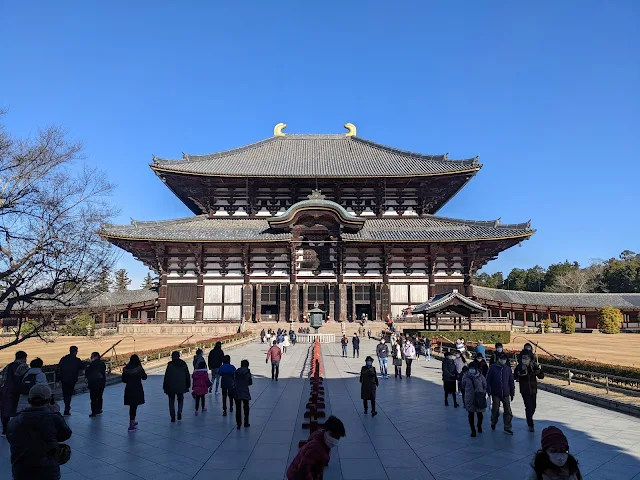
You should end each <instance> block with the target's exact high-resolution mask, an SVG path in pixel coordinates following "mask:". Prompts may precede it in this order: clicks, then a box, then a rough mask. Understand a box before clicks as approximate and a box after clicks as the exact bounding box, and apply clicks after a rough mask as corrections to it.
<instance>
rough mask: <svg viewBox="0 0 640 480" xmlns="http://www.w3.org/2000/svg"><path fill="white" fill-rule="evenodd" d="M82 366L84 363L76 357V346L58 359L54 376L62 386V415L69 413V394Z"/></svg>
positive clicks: (74, 385) (70, 394)
mask: <svg viewBox="0 0 640 480" xmlns="http://www.w3.org/2000/svg"><path fill="white" fill-rule="evenodd" d="M83 368H84V363H82V360H80V359H79V358H78V347H76V346H72V347H70V348H69V355H65V356H64V357H62V358H61V359H60V362H59V363H58V368H57V370H56V378H57V379H58V381H59V382H60V385H61V386H62V397H63V398H64V415H71V396H72V395H73V393H74V391H75V389H76V383H78V377H79V376H80V370H82V369H83Z"/></svg>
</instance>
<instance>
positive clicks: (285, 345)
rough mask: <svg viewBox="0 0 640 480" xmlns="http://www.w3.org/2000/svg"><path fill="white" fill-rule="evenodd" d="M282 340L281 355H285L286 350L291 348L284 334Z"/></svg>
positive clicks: (286, 335) (287, 335)
mask: <svg viewBox="0 0 640 480" xmlns="http://www.w3.org/2000/svg"><path fill="white" fill-rule="evenodd" d="M282 338H283V339H284V340H283V342H282V353H287V348H289V347H290V346H291V342H290V341H289V334H288V333H285V334H284V335H283V336H282Z"/></svg>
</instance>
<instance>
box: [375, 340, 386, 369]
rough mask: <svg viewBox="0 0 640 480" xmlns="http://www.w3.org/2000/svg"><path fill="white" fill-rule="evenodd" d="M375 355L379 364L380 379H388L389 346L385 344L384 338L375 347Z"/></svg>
mask: <svg viewBox="0 0 640 480" xmlns="http://www.w3.org/2000/svg"><path fill="white" fill-rule="evenodd" d="M376 355H377V357H378V363H379V364H380V375H382V378H389V372H388V368H389V346H388V345H387V344H386V343H385V341H384V338H381V339H380V343H379V344H378V345H377V346H376Z"/></svg>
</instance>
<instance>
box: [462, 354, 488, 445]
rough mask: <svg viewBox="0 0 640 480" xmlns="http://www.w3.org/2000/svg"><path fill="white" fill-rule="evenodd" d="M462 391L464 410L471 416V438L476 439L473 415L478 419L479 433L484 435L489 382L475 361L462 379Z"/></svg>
mask: <svg viewBox="0 0 640 480" xmlns="http://www.w3.org/2000/svg"><path fill="white" fill-rule="evenodd" d="M462 389H463V391H464V397H463V402H464V408H465V410H466V411H467V412H468V415H469V426H470V427H471V436H472V437H475V436H476V426H475V423H474V420H475V419H474V416H473V414H474V413H475V414H476V416H477V417H478V430H477V433H482V414H483V413H484V411H485V410H486V408H487V380H486V379H485V378H484V375H482V371H481V367H480V364H479V363H478V362H475V361H474V362H471V363H470V364H469V370H468V371H467V373H466V374H465V376H464V377H462Z"/></svg>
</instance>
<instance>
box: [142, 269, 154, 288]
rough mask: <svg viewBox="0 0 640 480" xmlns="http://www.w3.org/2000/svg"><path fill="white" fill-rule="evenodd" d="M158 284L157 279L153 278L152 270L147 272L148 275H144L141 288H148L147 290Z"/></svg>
mask: <svg viewBox="0 0 640 480" xmlns="http://www.w3.org/2000/svg"><path fill="white" fill-rule="evenodd" d="M155 285H156V279H155V278H153V276H152V275H151V272H147V276H146V277H144V280H143V281H142V285H140V288H146V289H147V290H151V289H153V288H154V287H155Z"/></svg>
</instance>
